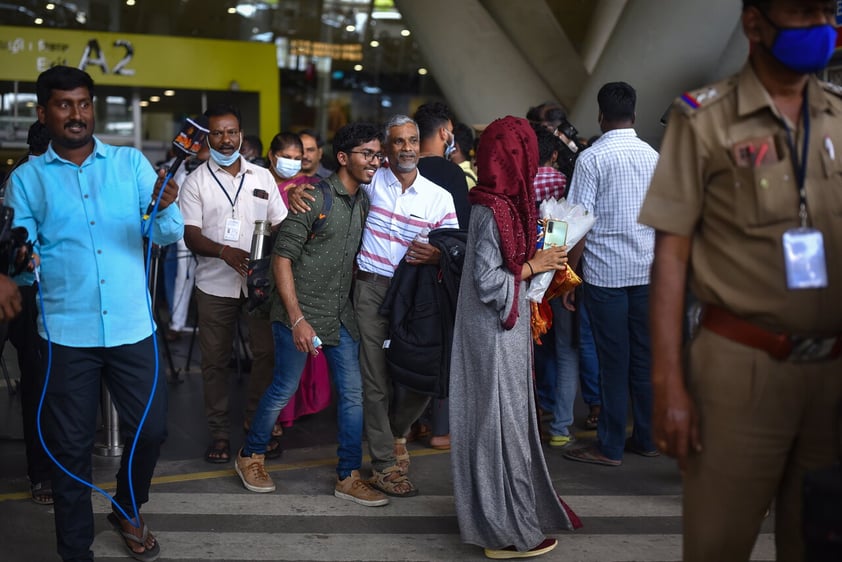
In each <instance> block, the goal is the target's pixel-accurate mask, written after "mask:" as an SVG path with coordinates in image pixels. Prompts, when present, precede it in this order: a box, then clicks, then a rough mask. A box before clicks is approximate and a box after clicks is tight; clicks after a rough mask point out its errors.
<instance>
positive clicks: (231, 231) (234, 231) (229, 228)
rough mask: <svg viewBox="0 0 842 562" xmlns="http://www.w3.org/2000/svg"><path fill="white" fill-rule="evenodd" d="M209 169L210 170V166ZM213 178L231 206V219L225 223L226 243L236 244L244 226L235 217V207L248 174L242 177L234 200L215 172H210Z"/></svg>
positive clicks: (224, 236) (224, 237) (224, 234)
mask: <svg viewBox="0 0 842 562" xmlns="http://www.w3.org/2000/svg"><path fill="white" fill-rule="evenodd" d="M208 169H209V170H210V164H208ZM210 173H211V176H213V179H214V181H216V185H218V186H219V189H221V190H222V193H224V194H225V198H226V199H228V202H229V203H230V204H231V218H229V219H226V221H225V231H224V233H223V239H224V240H225V241H226V242H235V241H237V240H239V239H240V227H241V226H242V222H243V221H241V220H240V219H238V218H235V216H234V207H236V205H237V199H238V198H239V197H240V192H241V191H242V190H243V182H244V181H245V179H246V174H245V173H243V175H241V176H240V186H239V187H238V188H237V193H236V194H235V195H234V199H231V196H230V195H228V191H226V190H225V186H223V185H222V182H221V181H219V178H218V177H216V174H214V173H213V170H210Z"/></svg>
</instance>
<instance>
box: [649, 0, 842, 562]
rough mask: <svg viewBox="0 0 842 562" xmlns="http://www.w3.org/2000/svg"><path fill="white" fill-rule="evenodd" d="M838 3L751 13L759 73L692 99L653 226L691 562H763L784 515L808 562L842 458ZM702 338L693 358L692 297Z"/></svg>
mask: <svg viewBox="0 0 842 562" xmlns="http://www.w3.org/2000/svg"><path fill="white" fill-rule="evenodd" d="M835 9H836V2H833V1H828V0H766V1H763V0H744V1H743V11H742V25H743V30H744V32H745V34H746V36H747V37H748V39H749V41H750V43H751V51H750V55H749V61H748V63H747V64H746V66H745V67H744V68H743V69H742V71H741V72H740V73H739V74H738V75H736V76H734V77H732V78H730V79H728V80H725V81H723V82H720V83H718V84H715V85H713V86H710V87H707V88H703V89H701V90H699V91H697V92H693V93H688V94H685V95H683V96H681V98H679V99H678V100H676V102H675V104H674V107H673V110H672V112H671V114H670V117H669V125H668V127H667V132H666V136H665V138H664V141H663V145H662V151H661V158H660V161H659V164H658V167H657V170H656V172H655V177H654V178H653V180H652V184H651V187H650V189H649V193H648V196H647V199H646V202H645V204H644V206H643V208H642V211H641V213H640V221H641V222H642V223H644V224H648V225H650V226H652V227H654V228H655V229H656V230H657V242H656V249H655V263H654V266H653V271H652V287H651V289H652V290H651V300H652V303H651V322H652V349H653V362H652V378H653V387H654V419H653V421H654V426H655V439H656V444H657V446H658V448H659V449H661V450H662V451H663V452H665V453H667V454H669V455H671V456H674V457H676V458H677V459H678V463H679V466H680V468H681V470H682V473H683V478H684V560H690V561H695V560H698V561H706V562H709V561H712V560H717V561H731V560H748V559H749V557H750V555H751V551H752V547H753V545H754V542H755V539H756V538H757V535H758V532H759V529H760V525H761V523H762V521H763V516H764V513H765V512H766V510H767V508H768V507H770V505H772V503H773V502H774V505H775V510H774V511H775V535H776V546H777V557H778V560H786V561H798V560H803V559H804V552H803V550H804V546H803V541H802V539H801V493H802V482H803V477H804V474H805V472H806V471H809V470H811V469H815V468H822V467H827V466H830V465H832V464H833V463H834V462H836V461H838V459H839V458H840V454H839V431H840V423H839V412H840V405H842V360H840V359H839V353H840V347H842V345H840V344H842V338H840V334H842V93H840V90H839V89H837V88H836V87H834V86H831V85H828V84H824V83H822V82H820V81H819V80H817V79H816V78H815V77H814V75H813V73H815V72H817V71H819V70H821V69H822V68H823V67H824V66H825V65H826V64H827V62H828V60H829V59H830V56H831V54H832V52H833V49H834V41H835V39H836V31H835V29H834V28H833V22H834V15H835ZM688 280H689V286H690V289H691V291H692V292H693V294H694V295H695V296H696V297H697V298H698V299H699V301H700V302H701V303H702V314H701V325H700V328H699V330H698V333H697V335H696V337H695V338H694V339H693V341H692V343H691V344H690V345H689V353H688V355H687V356H683V355H682V353H681V346H682V342H681V338H682V318H683V316H684V312H683V311H684V307H683V304H684V295H685V287H686V283H687V282H688Z"/></svg>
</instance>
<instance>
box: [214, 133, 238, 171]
mask: <svg viewBox="0 0 842 562" xmlns="http://www.w3.org/2000/svg"><path fill="white" fill-rule="evenodd" d="M242 146H243V139H242V138H241V139H240V146H238V147H237V150H235V151H234V152H232V153H231V155H230V156H226V155H224V154H222V153H221V152H219V151H218V150H214V149H213V147H212V146H211V145H210V142H208V148H210V156H211V158H212V159H213V161H214V162H216V163H217V164H219V165H220V166H222V167H223V168H227V167H228V166H230V165H231V164H233V163H234V162H236V161H237V159H238V158H239V157H240V147H242Z"/></svg>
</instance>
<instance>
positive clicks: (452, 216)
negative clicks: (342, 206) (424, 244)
mask: <svg viewBox="0 0 842 562" xmlns="http://www.w3.org/2000/svg"><path fill="white" fill-rule="evenodd" d="M362 188H363V189H364V190H365V192H366V193H367V194H368V197H369V199H370V200H371V209H370V210H369V213H368V219H367V220H366V223H365V229H364V231H363V239H362V245H361V247H360V251H359V253H358V254H357V266H358V267H359V269H360V270H361V271H367V272H368V273H376V274H378V275H383V276H386V277H392V276H393V275H394V273H395V269H397V267H398V264H399V263H400V261H401V260H402V259H403V257H404V254H406V250H407V248H409V245H410V244H411V243H412V241H413V240H414V239H415V237H416V236H417V235H418V233H419V232H421V231H422V230H423V229H425V228H426V229H427V230H428V231H429V230H433V229H436V228H459V223H458V221H457V220H456V208H455V207H454V205H453V197H451V195H450V193H448V192H447V191H445V190H444V189H443V188H441V187H439V186H438V185H436V184H434V183H433V182H431V181H430V180H428V179H426V178H425V177H424V176H422V175H421V174H420V173H419V174H418V175H417V176H416V177H415V181H414V182H413V183H412V185H411V186H410V187H409V188H407V190H406V191H403V189H402V187H401V183H400V181H399V180H398V178H397V177H395V174H393V173H392V171H391V170H390V169H389V168H386V167H383V168H380V169H379V170H377V172H376V173H375V174H374V178H373V179H372V180H371V183H370V184H367V185H363V186H362Z"/></svg>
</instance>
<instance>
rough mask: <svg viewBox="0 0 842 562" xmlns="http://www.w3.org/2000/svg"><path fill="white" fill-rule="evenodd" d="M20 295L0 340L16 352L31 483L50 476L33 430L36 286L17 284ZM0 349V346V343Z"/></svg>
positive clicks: (37, 388) (37, 394)
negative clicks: (16, 311)
mask: <svg viewBox="0 0 842 562" xmlns="http://www.w3.org/2000/svg"><path fill="white" fill-rule="evenodd" d="M19 289H20V296H21V300H22V303H23V309H22V310H21V312H20V314H19V315H17V316H16V317H15V319H14V320H12V321H11V322H9V323H8V324H7V325H5V326H3V328H2V330H3V331H4V332H5V333H4V334H3V336H2V338H0V341H3V342H5V341H6V338H8V340H9V341H10V342H11V343H12V345H13V346H14V347H15V351H17V356H18V369H19V370H20V401H21V411H22V413H23V440H24V442H25V443H26V474H27V476H29V481H30V482H32V483H33V484H35V483H38V482H44V481H45V480H49V479H50V474H51V472H52V463H51V461H50V459H49V458H48V457H47V454H46V453H45V452H44V448H43V447H42V446H41V440H40V439H38V431H37V429H36V425H35V424H36V416H37V414H38V400H40V398H41V388H42V386H41V383H40V381H41V366H40V361H39V357H40V349H39V347H40V342H41V338H40V337H39V336H38V327H37V325H36V319H37V317H38V307H37V305H36V304H35V298H36V295H37V293H38V288H37V286H36V285H29V286H21V287H19ZM0 349H2V346H0Z"/></svg>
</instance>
